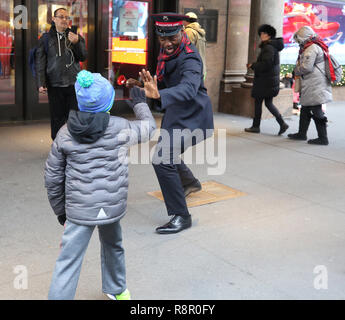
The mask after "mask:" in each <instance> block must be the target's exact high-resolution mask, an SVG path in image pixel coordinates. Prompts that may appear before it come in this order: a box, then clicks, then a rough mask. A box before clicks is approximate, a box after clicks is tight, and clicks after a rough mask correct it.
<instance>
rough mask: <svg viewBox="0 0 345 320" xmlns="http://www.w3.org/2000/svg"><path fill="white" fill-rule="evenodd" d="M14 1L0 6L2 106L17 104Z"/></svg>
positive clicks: (0, 94) (0, 83)
mask: <svg viewBox="0 0 345 320" xmlns="http://www.w3.org/2000/svg"><path fill="white" fill-rule="evenodd" d="M14 70H15V64H14V26H13V0H12V1H8V2H2V3H1V6H0V105H4V104H7V105H8V104H15V73H14Z"/></svg>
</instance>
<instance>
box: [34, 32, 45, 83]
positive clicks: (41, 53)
mask: <svg viewBox="0 0 345 320" xmlns="http://www.w3.org/2000/svg"><path fill="white" fill-rule="evenodd" d="M43 37H44V35H43V36H42V37H41V38H40V40H39V41H38V47H37V51H36V57H35V58H36V74H37V77H36V81H37V87H38V88H40V87H46V86H47V80H46V70H47V53H46V50H45V47H44V39H43Z"/></svg>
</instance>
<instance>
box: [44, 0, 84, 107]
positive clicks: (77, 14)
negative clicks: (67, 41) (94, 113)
mask: <svg viewBox="0 0 345 320" xmlns="http://www.w3.org/2000/svg"><path fill="white" fill-rule="evenodd" d="M87 2H88V1H87V0H73V1H72V0H39V1H38V37H41V36H42V34H43V33H45V32H49V30H50V28H51V23H52V17H53V14H54V11H55V10H56V9H59V8H65V9H67V10H68V12H69V16H70V18H71V20H70V21H69V24H70V27H72V26H75V27H77V30H78V33H79V34H80V35H81V36H82V37H83V38H84V39H85V42H86V47H87V36H88V28H87V17H88V14H87V10H88V6H87ZM80 64H81V67H82V68H83V69H86V68H87V64H86V61H85V62H82V63H80ZM39 102H40V103H47V102H48V97H47V95H43V94H40V98H39Z"/></svg>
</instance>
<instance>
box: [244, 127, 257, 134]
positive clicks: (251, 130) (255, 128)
mask: <svg viewBox="0 0 345 320" xmlns="http://www.w3.org/2000/svg"><path fill="white" fill-rule="evenodd" d="M244 131H245V132H250V133H260V128H258V127H250V128H245V129H244Z"/></svg>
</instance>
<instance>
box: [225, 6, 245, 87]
mask: <svg viewBox="0 0 345 320" xmlns="http://www.w3.org/2000/svg"><path fill="white" fill-rule="evenodd" d="M249 16H250V0H228V25H227V39H226V41H227V43H226V57H225V70H224V74H223V79H222V82H223V84H222V87H223V88H224V89H223V90H224V91H226V92H231V87H232V86H233V85H236V84H240V83H242V82H244V81H245V78H244V76H245V74H246V72H247V69H246V63H247V59H248V57H247V52H248V35H249Z"/></svg>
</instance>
